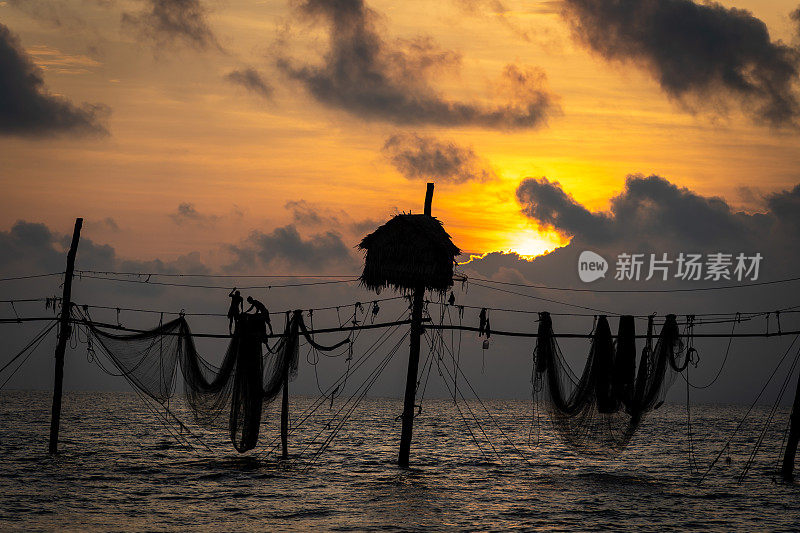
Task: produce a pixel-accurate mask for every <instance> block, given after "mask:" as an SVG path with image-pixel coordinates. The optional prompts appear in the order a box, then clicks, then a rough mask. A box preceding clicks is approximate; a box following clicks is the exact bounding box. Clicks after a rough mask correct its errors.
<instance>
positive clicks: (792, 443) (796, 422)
mask: <svg viewBox="0 0 800 533" xmlns="http://www.w3.org/2000/svg"><path fill="white" fill-rule="evenodd" d="M798 442H800V374H798V375H797V390H796V391H795V393H794V405H792V414H791V415H790V416H789V438H788V440H787V441H786V452H785V453H784V456H783V468H781V477H783V480H784V481H793V480H794V473H793V472H794V458H795V455H796V454H797V444H798Z"/></svg>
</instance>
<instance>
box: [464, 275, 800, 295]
mask: <svg viewBox="0 0 800 533" xmlns="http://www.w3.org/2000/svg"><path fill="white" fill-rule="evenodd" d="M470 280H476V281H483V282H486V283H496V284H498V285H510V286H512V287H527V288H530V289H544V290H550V291H568V292H590V293H612V294H620V293H631V294H642V293H644V294H649V293H673V292H702V291H718V290H727V289H743V288H747V287H762V286H764V285H776V284H781V283H792V282H795V281H800V276H797V277H794V278H785V279H777V280H772V281H758V282H754V283H745V284H741V285H714V286H710V287H692V288H684V289H580V288H575V287H549V286H547V285H536V284H531V283H513V282H510V281H495V280H491V279H486V278H470ZM473 283H474V282H473Z"/></svg>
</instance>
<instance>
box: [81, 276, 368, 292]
mask: <svg viewBox="0 0 800 533" xmlns="http://www.w3.org/2000/svg"><path fill="white" fill-rule="evenodd" d="M77 279H78V280H79V281H80V280H84V279H98V280H104V281H117V282H120V283H141V284H145V285H159V286H165V287H190V288H193V289H225V290H229V289H230V287H228V286H227V285H198V284H194V283H172V282H167V281H149V280H141V279H122V278H111V277H106V276H95V275H82V276H78V278H77ZM358 279H359V278H350V279H342V280H329V281H312V282H306V283H285V284H281V285H252V286H249V287H238V288H239V289H241V290H250V289H282V288H286V287H308V286H312V285H332V284H335V283H353V282H355V281H358Z"/></svg>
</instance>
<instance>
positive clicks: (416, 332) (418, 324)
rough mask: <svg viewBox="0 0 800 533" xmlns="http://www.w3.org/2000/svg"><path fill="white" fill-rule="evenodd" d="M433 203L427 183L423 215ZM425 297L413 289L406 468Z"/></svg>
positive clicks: (403, 439)
mask: <svg viewBox="0 0 800 533" xmlns="http://www.w3.org/2000/svg"><path fill="white" fill-rule="evenodd" d="M432 203H433V183H428V187H427V190H426V192H425V214H426V215H427V216H431V204H432ZM424 297H425V284H424V283H420V284H418V285H417V286H416V287H414V299H413V304H412V307H411V341H410V346H409V352H408V374H407V375H406V393H405V398H404V400H403V414H402V419H403V429H402V433H401V434H400V456H399V459H398V461H397V463H398V464H399V465H400V466H401V467H403V468H406V467H408V457H409V455H410V454H411V435H412V433H413V432H414V407H415V403H416V399H417V374H418V372H419V343H420V337H421V336H422V304H423V299H424Z"/></svg>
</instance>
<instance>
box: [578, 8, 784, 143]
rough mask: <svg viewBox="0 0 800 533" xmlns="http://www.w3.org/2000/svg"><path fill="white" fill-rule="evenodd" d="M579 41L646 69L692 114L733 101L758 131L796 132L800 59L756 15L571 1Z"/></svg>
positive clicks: (701, 9) (607, 57)
mask: <svg viewBox="0 0 800 533" xmlns="http://www.w3.org/2000/svg"><path fill="white" fill-rule="evenodd" d="M564 13H565V16H566V17H567V19H568V20H569V21H570V22H571V24H572V26H573V27H574V30H575V32H576V35H577V36H578V38H579V39H580V40H581V41H583V42H584V43H585V44H586V45H588V46H589V47H590V48H591V49H592V50H594V51H595V52H597V53H599V54H600V55H601V56H603V57H604V58H606V59H608V60H619V61H633V62H635V63H638V64H641V65H643V66H644V67H646V68H647V69H648V70H649V71H650V72H651V73H652V75H653V76H654V77H655V79H656V80H657V81H658V83H659V84H660V85H661V88H662V89H663V90H664V91H665V92H666V93H667V94H668V95H669V96H670V97H672V98H674V99H676V100H677V101H679V102H681V103H683V104H684V105H686V106H687V107H688V108H689V109H694V110H708V111H712V112H718V111H719V110H720V109H724V107H726V105H727V103H728V102H730V101H734V102H737V103H738V104H740V105H741V107H742V109H743V110H744V111H745V113H747V114H748V115H750V116H751V117H753V119H754V120H755V121H757V122H759V123H765V124H769V125H771V126H773V127H781V126H797V119H798V117H800V101H799V98H798V93H797V91H796V83H797V82H798V68H799V66H798V65H799V63H800V55H799V53H798V51H797V50H796V49H793V48H791V47H789V46H787V45H785V44H783V43H781V42H779V41H778V42H773V41H772V40H771V39H770V36H769V32H768V30H767V27H766V25H765V24H764V23H763V22H762V21H761V20H759V19H758V18H756V17H754V16H753V15H752V14H751V13H750V12H749V11H746V10H743V9H737V8H731V9H728V8H726V7H723V6H721V5H720V4H717V3H713V2H709V3H704V4H697V3H695V2H693V1H692V0H565V2H564Z"/></svg>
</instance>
